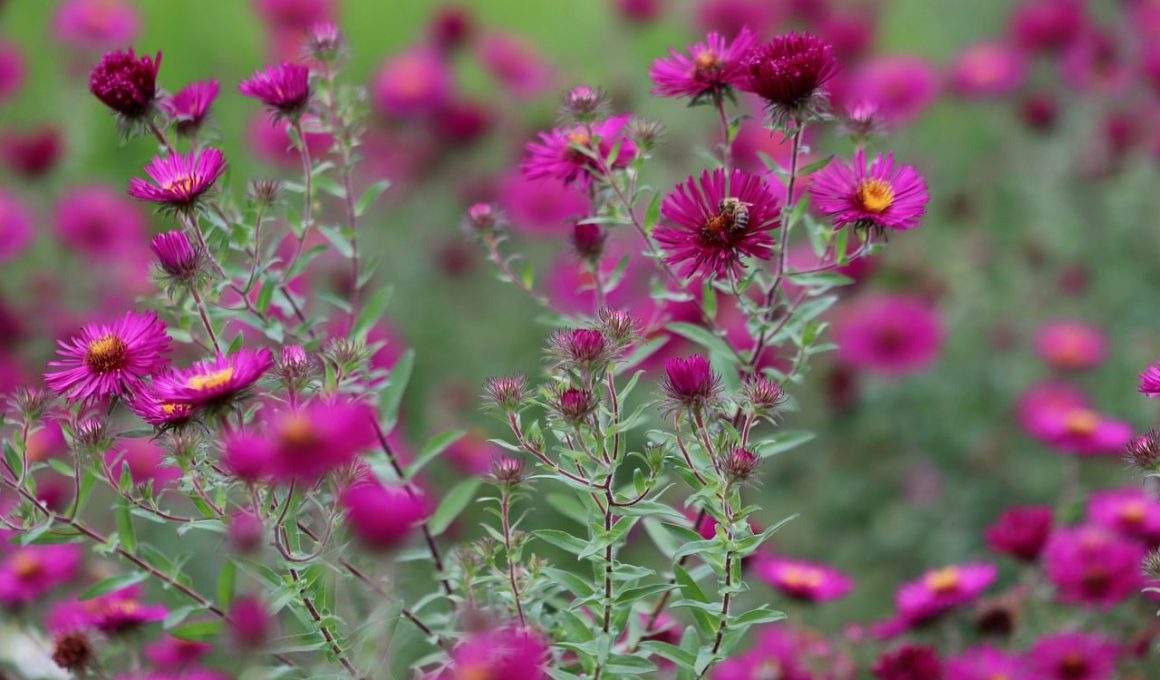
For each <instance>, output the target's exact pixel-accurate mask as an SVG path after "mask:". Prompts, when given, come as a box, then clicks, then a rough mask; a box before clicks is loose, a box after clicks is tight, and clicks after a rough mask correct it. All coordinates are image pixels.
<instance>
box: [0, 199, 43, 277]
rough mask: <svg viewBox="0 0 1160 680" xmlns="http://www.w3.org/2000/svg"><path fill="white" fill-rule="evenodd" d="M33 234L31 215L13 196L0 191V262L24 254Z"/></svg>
mask: <svg viewBox="0 0 1160 680" xmlns="http://www.w3.org/2000/svg"><path fill="white" fill-rule="evenodd" d="M35 234H36V232H35V230H34V228H33V218H32V213H31V212H29V211H28V208H26V207H25V206H24V204H23V203H21V202H20V201H18V200H17V199H16V198H15V197H14V196H11V195H9V194H8V193H7V192H5V191H3V190H0V262H7V261H9V260H11V259H12V258H14V257H16V256H17V255H19V254H20V253H22V252H24V250H25V248H27V247H28V246H29V245H30V244H31V243H32V239H33V238H34V237H35Z"/></svg>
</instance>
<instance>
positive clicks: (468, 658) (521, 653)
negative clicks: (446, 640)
mask: <svg viewBox="0 0 1160 680" xmlns="http://www.w3.org/2000/svg"><path fill="white" fill-rule="evenodd" d="M548 660H549V654H548V646H547V644H546V643H545V642H544V640H543V639H542V638H541V637H540V635H539V634H538V633H536V632H535V631H532V630H527V629H519V628H515V627H502V628H495V629H493V630H488V631H483V632H478V633H475V634H473V635H472V636H471V637H469V638H467V640H465V641H464V642H462V643H461V644H460V645H459V646H458V647H456V648H455V649H454V650H452V652H451V666H450V668H449V669H448V670H447V672H446V673H444V674H443V675H442V676H440V678H441V679H442V680H461V679H462V678H476V677H479V678H503V679H504V680H548V673H547V671H546V670H545V667H546V666H547V663H548Z"/></svg>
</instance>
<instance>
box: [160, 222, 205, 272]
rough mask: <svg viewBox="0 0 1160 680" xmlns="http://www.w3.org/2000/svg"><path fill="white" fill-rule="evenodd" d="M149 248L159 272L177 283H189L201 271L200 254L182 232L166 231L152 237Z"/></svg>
mask: <svg viewBox="0 0 1160 680" xmlns="http://www.w3.org/2000/svg"><path fill="white" fill-rule="evenodd" d="M149 246H150V247H151V248H152V249H153V254H154V255H156V256H157V264H158V265H159V266H160V268H161V271H163V272H165V273H166V274H168V275H169V276H171V277H173V278H174V279H175V280H177V281H181V282H185V283H188V282H191V281H193V280H194V279H195V278H196V277H197V274H198V273H199V272H200V271H201V260H202V258H201V253H199V252H198V250H197V248H195V247H194V245H193V244H192V243H190V242H189V238H188V237H187V236H186V235H185V232H183V231H166V232H163V233H160V234H158V235H156V236H154V237H153V240H152V241H151V242H150V244H149Z"/></svg>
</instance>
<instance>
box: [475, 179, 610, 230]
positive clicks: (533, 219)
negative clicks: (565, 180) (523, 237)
mask: <svg viewBox="0 0 1160 680" xmlns="http://www.w3.org/2000/svg"><path fill="white" fill-rule="evenodd" d="M497 200H498V202H499V205H500V207H501V208H503V212H504V214H505V215H506V216H507V218H508V220H509V221H510V222H511V225H512V228H514V229H515V230H517V231H520V232H523V233H525V234H529V235H539V236H549V237H558V235H559V233H560V230H561V228H562V227H563V225H564V224H566V223H567V222H569V221H570V220H573V219H576V218H580V217H585V216H587V215H588V199H587V198H585V197H584V194H583V193H581V192H580V191H579V190H578V189H577V187H575V186H565V185H563V184H561V183H560V182H558V181H556V180H554V179H552V178H541V179H529V178H528V177H525V176H524V174H523V173H522V172H515V171H513V172H509V173H507V174H506V175H504V177H503V179H501V180H500V185H499V195H498V197H497Z"/></svg>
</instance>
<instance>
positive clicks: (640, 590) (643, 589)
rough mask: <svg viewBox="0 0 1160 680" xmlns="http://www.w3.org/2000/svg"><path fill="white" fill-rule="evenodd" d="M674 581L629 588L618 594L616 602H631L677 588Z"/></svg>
mask: <svg viewBox="0 0 1160 680" xmlns="http://www.w3.org/2000/svg"><path fill="white" fill-rule="evenodd" d="M676 587H677V586H676V585H674V584H672V583H653V584H651V585H647V586H639V587H637V588H629V589H628V590H625V591H623V592H621V593H619V594H617V596H616V601H615V603H614V604H629V603H632V602H636V601H637V600H643V599H644V598H646V597H650V596H652V595H657V594H658V593H664V592H668V591H670V590H672V589H673V588H676Z"/></svg>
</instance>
